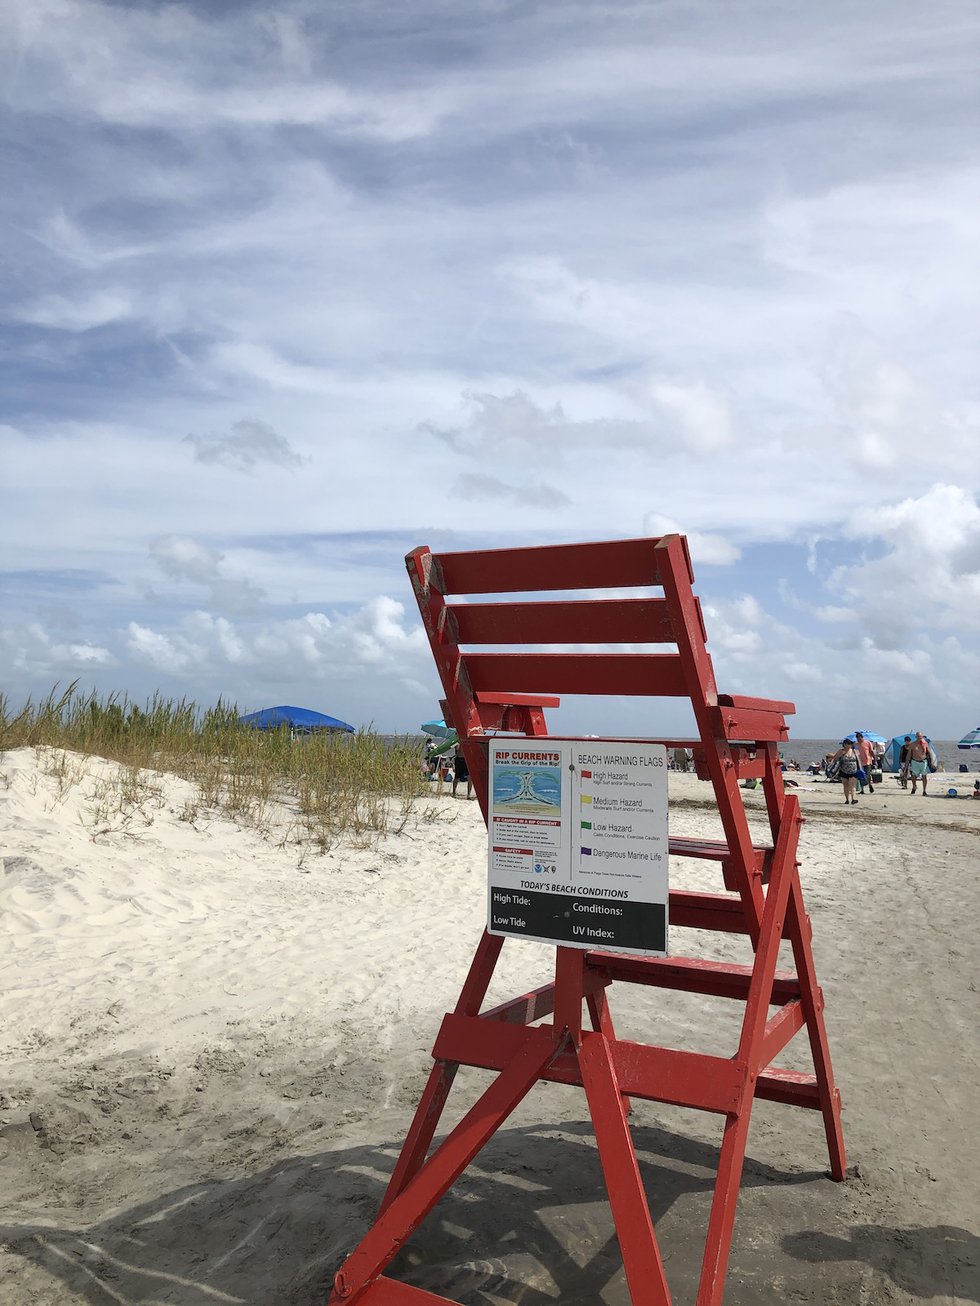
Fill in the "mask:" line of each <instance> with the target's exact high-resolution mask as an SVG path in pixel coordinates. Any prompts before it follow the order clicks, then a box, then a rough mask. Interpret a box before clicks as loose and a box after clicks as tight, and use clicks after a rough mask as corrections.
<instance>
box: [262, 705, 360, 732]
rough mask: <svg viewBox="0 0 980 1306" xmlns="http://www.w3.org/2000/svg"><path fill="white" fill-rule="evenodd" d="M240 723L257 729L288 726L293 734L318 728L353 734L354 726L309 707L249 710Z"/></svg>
mask: <svg viewBox="0 0 980 1306" xmlns="http://www.w3.org/2000/svg"><path fill="white" fill-rule="evenodd" d="M238 724H239V725H241V726H252V727H253V728H254V729H255V730H278V729H280V727H282V726H288V727H289V729H290V730H291V731H292V732H293V734H297V735H308V734H312V733H313V732H314V731H316V730H341V731H344V732H345V733H347V734H349V735H352V734H354V733H355V731H354V727H353V726H349V725H348V724H347V722H346V721H338V720H337V718H336V717H335V716H327V715H326V713H324V712H314V711H312V709H311V708H308V707H264V708H263V709H262V710H261V712H249V714H248V716H240V717H239V718H238Z"/></svg>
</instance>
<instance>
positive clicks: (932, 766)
mask: <svg viewBox="0 0 980 1306" xmlns="http://www.w3.org/2000/svg"><path fill="white" fill-rule="evenodd" d="M926 763H927V765H928V767H929V771H930V773H932V772H934V771H938V770H939V759H938V758H937V757H936V754H935V753H934V752H933V751H932V749H931V748H930V749H929V752H928V754H927V755H926Z"/></svg>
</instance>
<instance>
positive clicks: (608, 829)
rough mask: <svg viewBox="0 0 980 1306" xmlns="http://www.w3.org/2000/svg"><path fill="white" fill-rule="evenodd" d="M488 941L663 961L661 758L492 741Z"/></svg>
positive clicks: (638, 747) (630, 748)
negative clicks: (515, 939) (530, 942)
mask: <svg viewBox="0 0 980 1306" xmlns="http://www.w3.org/2000/svg"><path fill="white" fill-rule="evenodd" d="M489 763H490V775H489V782H490V794H489V798H490V804H489V812H488V817H489V819H488V823H487V828H488V834H489V901H488V912H487V922H488V923H487V929H488V931H489V932H490V933H491V934H504V935H508V936H510V935H514V936H519V937H521V938H525V939H536V940H537V941H539V942H541V943H555V944H561V945H562V946H563V947H572V948H603V949H606V950H607V951H609V952H631V953H637V954H639V955H641V956H654V957H663V956H666V954H667V901H668V900H667V888H668V879H667V865H668V861H667V851H668V850H667V750H666V748H665V747H664V746H663V744H635V743H613V742H609V741H605V740H596V739H572V740H565V739H563V740H557V739H541V740H534V739H519V740H518V739H513V738H511V739H502V738H501V739H493V740H491V741H490V755H489Z"/></svg>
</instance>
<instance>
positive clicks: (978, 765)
mask: <svg viewBox="0 0 980 1306" xmlns="http://www.w3.org/2000/svg"><path fill="white" fill-rule="evenodd" d="M392 738H394V736H392ZM399 738H404V736H399ZM422 738H423V736H421V735H420V736H419V746H420V747H421V741H422ZM932 742H933V748H935V750H936V753H937V755H938V757H939V763H940V769H941V770H944V771H947V772H958V771H959V769H960V765H961V763H965V764H966V765H967V766H968V767H969V768H970V770H971V772H975V773H980V748H969V749H966V748H957V747H956V740H955V739H934V740H933V741H932ZM838 748H840V740H839V739H793V738H790V739H788V740H787V742H786V743H785V744H783V746H782V748H781V749H780V751H781V753H782V755H783V760H784V761H786V762H789V761H792V760H793V759H795V760H796V761H797V762H799V764H800V769H801V770H803V771H805V770H806V768H807V767H808V766H810V764H811V763H818V764H819V763H822V762H823V760H824V758H825V757H826V755H827V754H828V753H836V752H837V750H838Z"/></svg>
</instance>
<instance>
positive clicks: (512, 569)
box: [432, 537, 677, 594]
mask: <svg viewBox="0 0 980 1306" xmlns="http://www.w3.org/2000/svg"><path fill="white" fill-rule="evenodd" d="M675 538H677V537H675ZM656 544H657V541H656V540H655V539H640V540H611V541H608V542H604V543H601V544H555V545H549V546H547V547H544V548H537V547H534V548H522V549H490V550H486V551H482V552H480V551H477V552H472V553H439V554H434V555H433V565H432V585H433V587H435V588H437V589H438V590H439V591H440V592H441V593H442V594H521V593H528V592H529V591H531V590H539V591H544V590H563V589H611V588H614V587H618V588H624V589H625V588H631V589H632V588H636V587H637V586H645V585H659V584H660V581H659V577H658V574H657V554H656V550H655V545H656Z"/></svg>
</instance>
